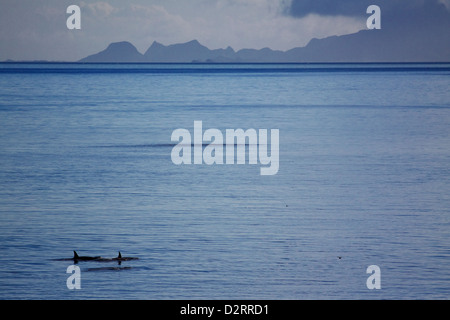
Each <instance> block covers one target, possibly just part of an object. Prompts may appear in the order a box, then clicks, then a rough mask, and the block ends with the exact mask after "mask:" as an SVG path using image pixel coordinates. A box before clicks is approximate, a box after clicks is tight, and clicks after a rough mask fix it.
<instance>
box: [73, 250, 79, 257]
mask: <svg viewBox="0 0 450 320" xmlns="http://www.w3.org/2000/svg"><path fill="white" fill-rule="evenodd" d="M73 258H74V259H78V258H79V256H78V254H77V252H76V251H75V250H73Z"/></svg>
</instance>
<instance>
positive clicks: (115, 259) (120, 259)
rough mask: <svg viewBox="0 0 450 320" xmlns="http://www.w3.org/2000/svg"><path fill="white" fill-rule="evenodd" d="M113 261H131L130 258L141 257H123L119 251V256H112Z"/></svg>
mask: <svg viewBox="0 0 450 320" xmlns="http://www.w3.org/2000/svg"><path fill="white" fill-rule="evenodd" d="M112 260H113V261H130V260H139V258H136V257H122V254H121V253H120V251H119V255H118V256H117V258H112Z"/></svg>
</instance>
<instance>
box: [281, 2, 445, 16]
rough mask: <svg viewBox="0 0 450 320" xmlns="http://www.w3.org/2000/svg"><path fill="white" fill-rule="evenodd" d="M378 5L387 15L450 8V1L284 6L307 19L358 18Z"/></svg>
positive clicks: (300, 3) (292, 3)
mask: <svg viewBox="0 0 450 320" xmlns="http://www.w3.org/2000/svg"><path fill="white" fill-rule="evenodd" d="M372 4H376V5H378V6H380V7H381V8H382V10H383V11H386V12H387V13H390V12H409V11H417V10H422V9H424V8H425V9H427V10H430V9H431V8H433V9H435V10H436V9H441V10H442V8H443V5H446V6H447V7H450V1H449V0H376V1H374V0H345V1H336V0H290V1H286V2H285V4H284V10H285V12H286V13H287V14H288V15H291V16H294V17H298V18H301V17H305V16H307V15H308V14H319V15H323V16H336V15H342V16H357V15H361V14H365V10H366V8H367V7H368V6H370V5H372Z"/></svg>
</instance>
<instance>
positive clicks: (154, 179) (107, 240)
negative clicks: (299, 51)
mask: <svg viewBox="0 0 450 320" xmlns="http://www.w3.org/2000/svg"><path fill="white" fill-rule="evenodd" d="M449 88H450V65H448V64H447V65H439V64H432V65H414V64H406V65H77V64H69V65H66V64H54V65H47V64H32V65H26V64H2V65H0V253H1V254H0V299H449V298H450V90H449ZM195 120H201V121H203V129H204V130H206V129H209V128H217V129H219V130H221V131H222V132H225V130H226V129H238V128H242V129H244V130H246V129H249V128H254V129H269V130H270V129H279V130H280V158H279V161H280V166H279V172H278V174H276V175H273V176H261V175H260V167H261V166H260V165H259V164H258V165H249V164H245V165H212V166H208V165H205V164H204V165H181V166H176V165H174V164H173V163H172V161H171V150H172V144H173V142H171V134H172V132H173V131H174V130H175V129H178V128H185V129H188V130H189V131H190V132H193V125H194V121H195ZM73 250H77V252H78V254H79V255H92V256H97V255H101V256H103V257H115V256H117V252H118V251H119V250H120V251H121V252H122V254H123V255H126V256H134V257H139V260H135V261H125V262H123V263H122V264H121V265H120V266H118V265H117V264H116V263H114V262H96V261H85V262H83V261H80V262H79V263H78V266H79V267H80V269H81V289H80V290H69V289H68V288H67V285H66V280H67V278H68V277H69V276H70V274H67V273H66V269H67V267H68V266H69V265H71V264H73V263H72V262H71V261H60V260H58V259H62V258H70V257H72V255H73V253H72V252H73ZM338 257H341V259H339V258H338ZM370 265H377V266H379V268H380V270H381V274H380V280H381V289H379V290H377V289H374V290H369V289H368V288H367V285H366V280H367V279H368V277H369V276H370V274H367V273H366V269H367V267H368V266H370Z"/></svg>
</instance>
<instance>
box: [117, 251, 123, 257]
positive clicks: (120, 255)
mask: <svg viewBox="0 0 450 320" xmlns="http://www.w3.org/2000/svg"><path fill="white" fill-rule="evenodd" d="M117 258H119V259H122V254H121V253H120V251H119V255H118V256H117Z"/></svg>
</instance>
